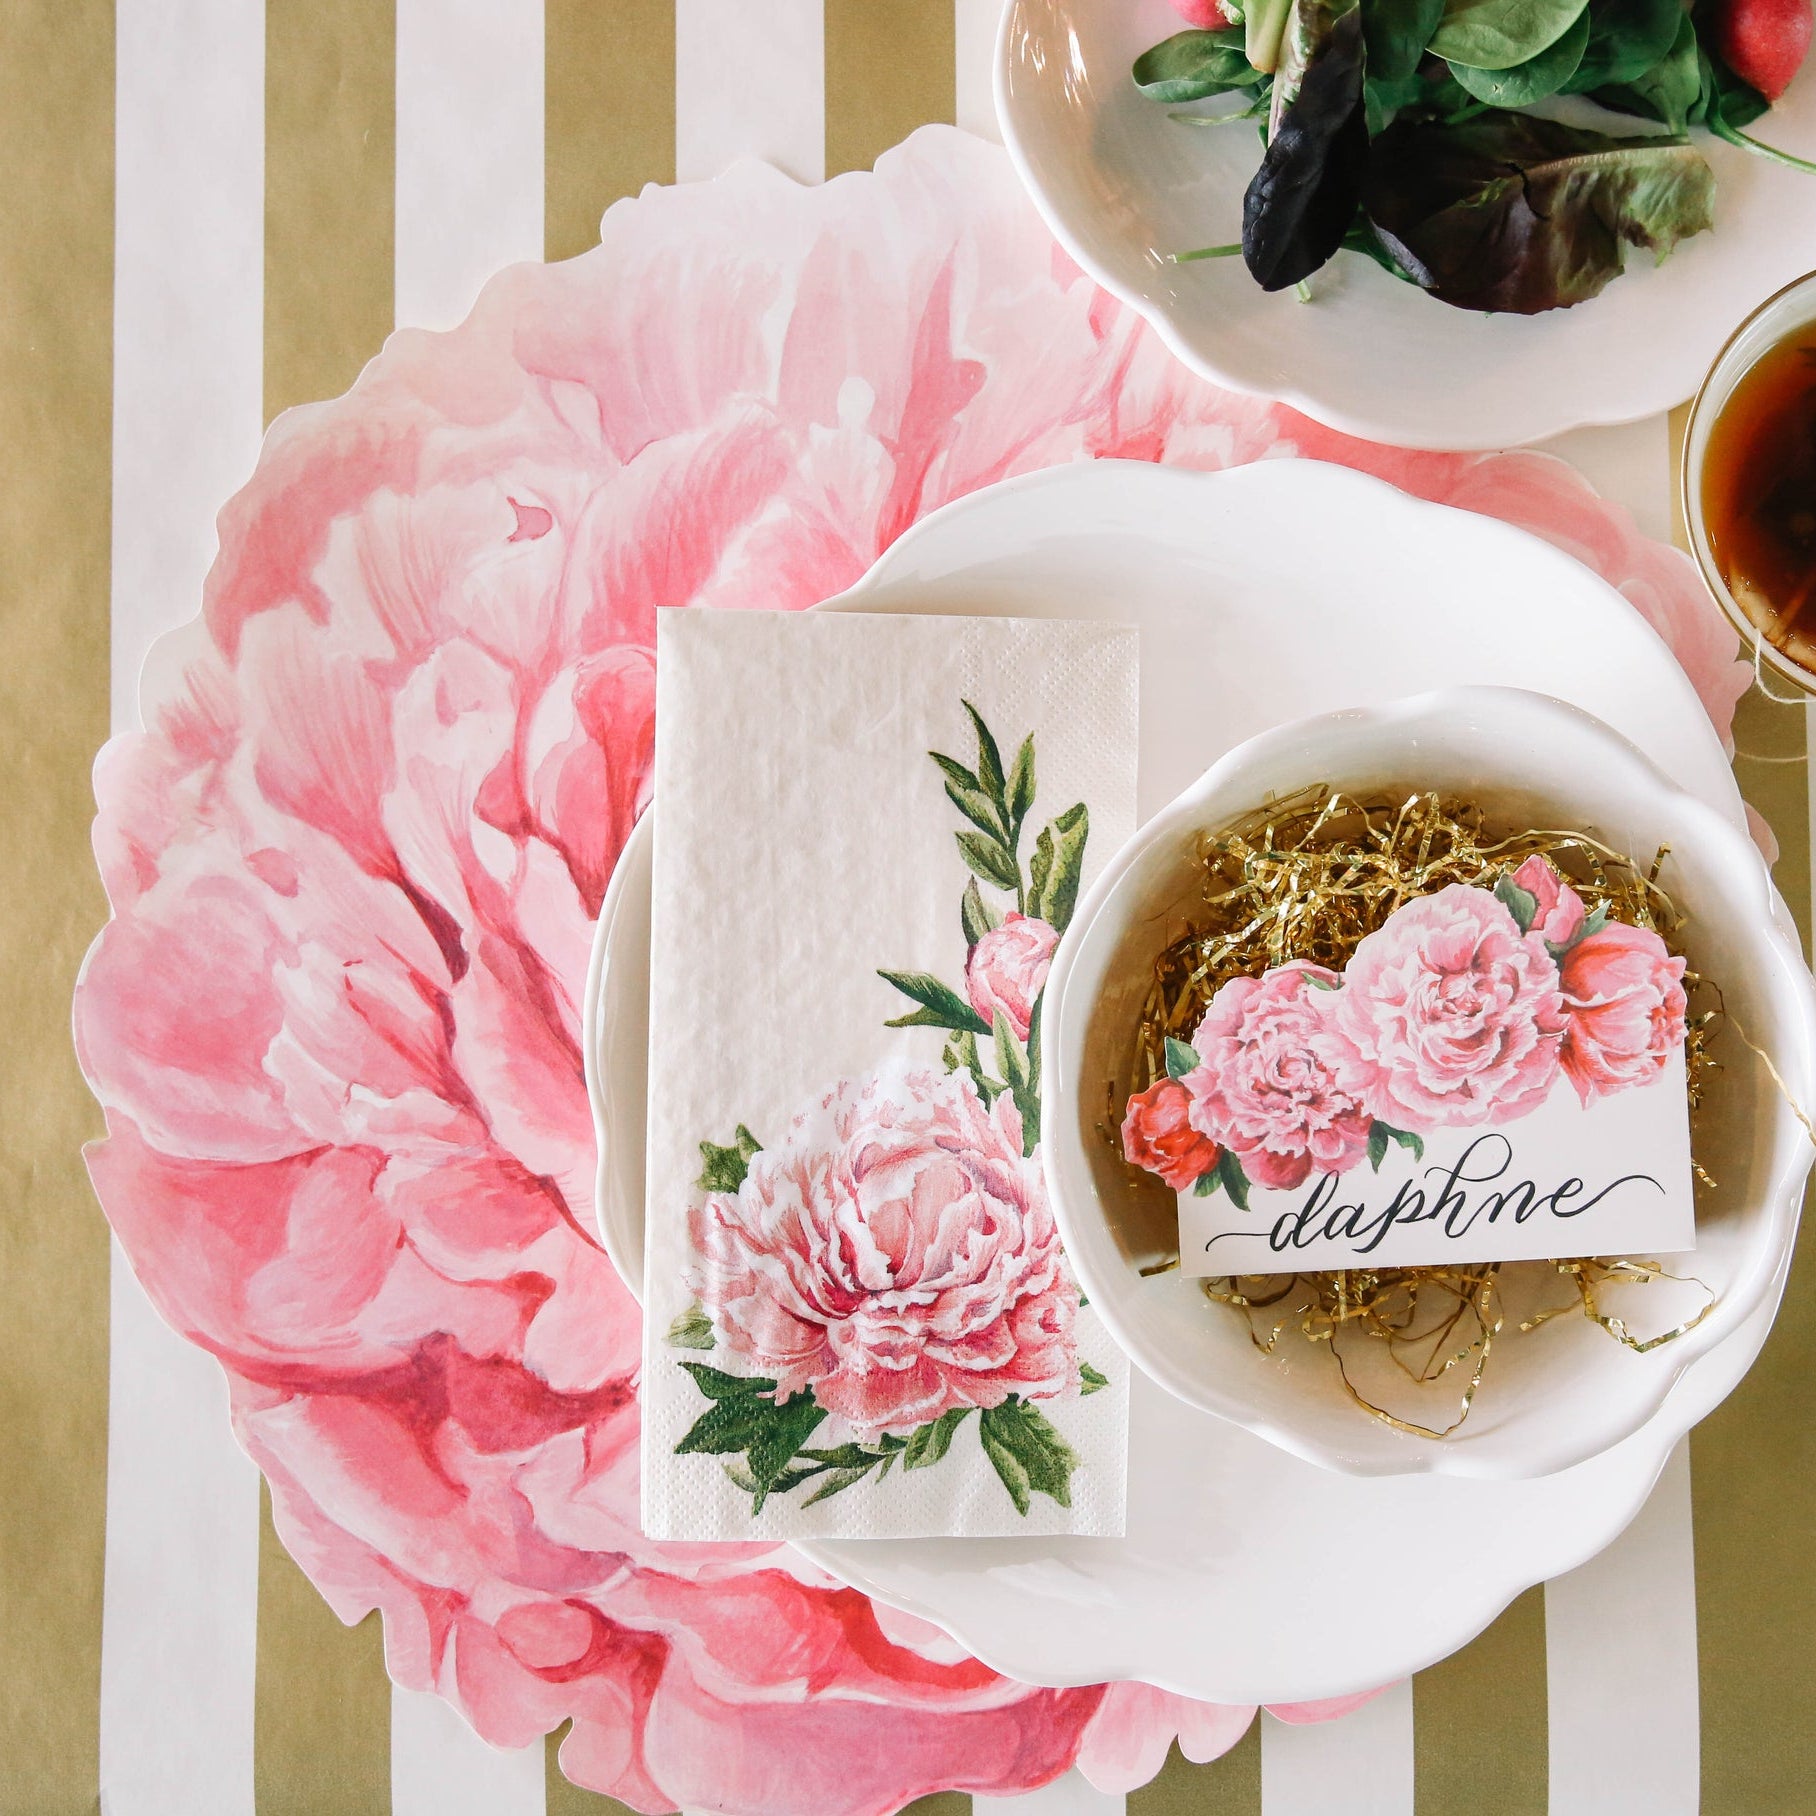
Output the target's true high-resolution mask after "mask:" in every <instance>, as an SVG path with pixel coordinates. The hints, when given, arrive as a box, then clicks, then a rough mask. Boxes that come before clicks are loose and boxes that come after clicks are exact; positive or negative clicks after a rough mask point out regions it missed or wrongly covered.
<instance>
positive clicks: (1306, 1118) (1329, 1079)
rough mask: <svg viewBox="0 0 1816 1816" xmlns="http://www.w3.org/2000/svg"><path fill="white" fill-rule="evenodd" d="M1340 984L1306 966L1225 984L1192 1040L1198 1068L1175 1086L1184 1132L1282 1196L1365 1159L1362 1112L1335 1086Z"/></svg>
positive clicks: (1340, 1052)
mask: <svg viewBox="0 0 1816 1816" xmlns="http://www.w3.org/2000/svg"><path fill="white" fill-rule="evenodd" d="M1340 982H1341V980H1340V979H1339V978H1338V977H1337V975H1336V973H1335V972H1333V971H1327V970H1325V969H1324V968H1323V967H1322V966H1321V965H1306V964H1291V965H1282V966H1280V967H1279V968H1278V969H1277V970H1273V971H1270V972H1268V973H1267V974H1266V976H1264V977H1236V978H1231V979H1230V981H1229V982H1228V983H1227V984H1225V985H1224V986H1223V988H1222V989H1221V990H1219V991H1218V992H1217V995H1216V997H1215V998H1214V999H1213V1000H1212V1003H1211V1006H1210V1008H1209V1009H1208V1010H1207V1011H1206V1013H1205V1017H1204V1020H1203V1021H1202V1022H1201V1023H1199V1026H1198V1032H1197V1033H1196V1035H1194V1036H1193V1039H1192V1045H1193V1048H1194V1049H1195V1051H1196V1055H1197V1059H1198V1063H1197V1065H1196V1066H1194V1067H1193V1068H1192V1069H1191V1070H1190V1071H1188V1072H1187V1073H1186V1074H1185V1076H1184V1077H1183V1078H1182V1079H1181V1080H1180V1083H1181V1084H1183V1085H1184V1086H1185V1089H1186V1092H1187V1094H1188V1096H1189V1097H1190V1099H1191V1106H1190V1109H1189V1110H1188V1112H1187V1114H1188V1115H1189V1117H1190V1118H1191V1123H1192V1127H1193V1128H1195V1129H1196V1130H1197V1131H1198V1132H1199V1133H1200V1134H1201V1135H1203V1136H1204V1137H1205V1138H1206V1139H1207V1140H1208V1141H1210V1142H1212V1143H1214V1144H1215V1145H1216V1146H1217V1147H1218V1148H1220V1149H1221V1150H1223V1151H1224V1152H1225V1153H1227V1154H1229V1155H1231V1156H1233V1157H1234V1159H1235V1160H1236V1162H1237V1163H1238V1164H1239V1165H1240V1166H1241V1167H1242V1169H1243V1171H1244V1173H1245V1174H1246V1175H1247V1177H1248V1178H1250V1179H1252V1180H1254V1181H1255V1183H1256V1184H1258V1185H1264V1186H1268V1187H1271V1188H1272V1189H1274V1190H1276V1191H1286V1190H1290V1189H1291V1188H1292V1187H1293V1186H1296V1185H1299V1184H1301V1183H1302V1182H1303V1181H1304V1180H1305V1178H1306V1177H1307V1175H1308V1174H1310V1173H1311V1172H1312V1170H1313V1169H1314V1168H1316V1169H1317V1171H1319V1172H1320V1173H1346V1172H1348V1171H1349V1169H1350V1168H1351V1167H1353V1166H1354V1165H1355V1164H1356V1163H1357V1161H1359V1160H1361V1159H1362V1158H1363V1156H1364V1155H1365V1154H1367V1152H1368V1134H1369V1128H1370V1126H1371V1121H1372V1119H1371V1117H1370V1114H1369V1109H1368V1105H1367V1103H1366V1101H1365V1097H1364V1094H1363V1091H1362V1089H1361V1087H1360V1086H1359V1085H1357V1084H1354V1083H1350V1082H1346V1081H1345V1079H1344V1077H1343V1067H1344V1065H1345V1063H1346V1062H1347V1061H1348V1060H1349V1058H1350V1052H1349V1048H1348V1047H1347V1046H1346V1044H1345V1042H1344V1040H1343V1038H1342V1036H1341V1035H1340V1034H1339V1033H1338V1032H1337V1024H1336V1019H1335V1016H1334V1014H1333V1006H1334V1005H1335V1004H1336V1003H1338V1002H1341V1001H1342V1000H1343V999H1344V993H1343V991H1342V990H1341V989H1340V987H1339V986H1340Z"/></svg>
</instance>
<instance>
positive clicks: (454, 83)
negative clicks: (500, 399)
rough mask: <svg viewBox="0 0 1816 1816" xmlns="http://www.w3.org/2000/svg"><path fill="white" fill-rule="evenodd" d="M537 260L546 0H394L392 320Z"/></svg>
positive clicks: (435, 315)
mask: <svg viewBox="0 0 1816 1816" xmlns="http://www.w3.org/2000/svg"><path fill="white" fill-rule="evenodd" d="M541 257H542V0H398V4H397V292H396V309H397V321H398V324H399V325H400V326H408V327H416V328H451V327H453V326H454V325H455V324H456V323H457V322H459V321H460V320H461V319H462V317H464V316H465V315H466V313H467V311H468V310H469V309H471V308H472V306H473V299H474V298H475V297H476V296H477V295H478V294H479V287H480V285H481V284H483V283H484V282H485V280H486V279H487V278H488V277H490V276H491V275H492V273H493V272H494V271H496V270H498V268H499V267H500V266H502V265H510V264H515V263H517V262H518V261H519V260H522V259H540V258H541Z"/></svg>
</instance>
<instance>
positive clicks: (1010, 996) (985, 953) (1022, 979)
mask: <svg viewBox="0 0 1816 1816" xmlns="http://www.w3.org/2000/svg"><path fill="white" fill-rule="evenodd" d="M1058 944H1059V935H1058V933H1057V932H1055V931H1054V929H1053V928H1051V927H1049V926H1048V925H1047V923H1046V922H1045V921H1037V920H1033V919H1031V918H1030V917H1029V916H1027V915H1025V914H1015V913H1013V912H1011V913H1009V914H1007V915H1005V916H1004V917H1003V924H1002V925H1001V926H1000V927H992V928H991V929H990V930H989V931H988V932H986V933H985V934H984V935H983V937H982V938H981V939H980V940H979V941H978V942H977V944H976V945H975V946H973V947H972V948H971V956H970V958H969V959H968V960H967V962H966V965H965V994H966V995H967V996H968V997H969V998H970V999H971V1007H972V1008H973V1009H975V1010H976V1011H977V1012H978V1014H979V1015H980V1016H982V1017H983V1019H984V1020H985V1021H986V1022H994V1021H995V1020H996V1017H997V1014H998V1013H999V1012H1000V1013H1001V1014H1002V1015H1004V1016H1005V1017H1006V1018H1007V1020H1008V1023H1009V1026H1010V1028H1011V1029H1012V1030H1013V1031H1014V1034H1015V1038H1016V1039H1017V1040H1019V1041H1025V1040H1026V1039H1027V1038H1028V1029H1029V1026H1030V1025H1031V1023H1032V1020H1033V1016H1034V1005H1035V1003H1036V1002H1037V1001H1038V1000H1039V998H1040V993H1041V991H1042V990H1043V989H1044V988H1045V987H1046V982H1047V967H1048V966H1049V965H1050V964H1051V963H1052V962H1053V948H1054V947H1055V946H1057V945H1058Z"/></svg>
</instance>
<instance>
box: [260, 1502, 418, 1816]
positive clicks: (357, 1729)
mask: <svg viewBox="0 0 1816 1816" xmlns="http://www.w3.org/2000/svg"><path fill="white" fill-rule="evenodd" d="M252 1775H253V1787H254V1803H255V1805H256V1807H257V1810H258V1816H321V1812H324V1811H332V1812H333V1816H389V1811H390V1808H391V1684H390V1680H389V1679H388V1678H387V1677H386V1675H385V1659H384V1648H383V1643H382V1636H381V1634H380V1630H379V1623H378V1616H377V1615H376V1614H368V1615H367V1616H366V1618H365V1619H364V1620H363V1621H361V1622H360V1623H359V1625H358V1626H357V1627H343V1626H342V1625H341V1624H340V1621H339V1620H338V1619H337V1618H336V1616H335V1614H334V1611H333V1610H332V1609H331V1608H330V1607H329V1606H328V1604H327V1603H326V1602H325V1601H323V1600H322V1598H321V1597H320V1595H318V1594H317V1593H316V1591H315V1587H314V1585H313V1584H312V1583H311V1582H310V1581H309V1579H308V1578H307V1577H306V1576H304V1575H303V1573H302V1571H301V1570H299V1569H298V1568H297V1567H296V1564H295V1563H294V1562H293V1561H292V1559H291V1556H290V1554H289V1552H287V1551H286V1550H285V1549H284V1547H283V1542H282V1541H281V1540H280V1539H279V1538H278V1536H277V1531H276V1528H275V1527H273V1525H272V1524H271V1491H270V1489H269V1488H267V1487H266V1486H265V1485H264V1483H262V1482H261V1483H260V1484H259V1635H258V1677H257V1681H256V1684H255V1686H254V1697H253V1764H252Z"/></svg>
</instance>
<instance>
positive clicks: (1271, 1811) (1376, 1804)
mask: <svg viewBox="0 0 1816 1816" xmlns="http://www.w3.org/2000/svg"><path fill="white" fill-rule="evenodd" d="M1412 1782H1413V1752H1412V1685H1411V1684H1410V1683H1402V1684H1395V1685H1393V1686H1392V1687H1391V1688H1390V1689H1387V1690H1383V1691H1382V1692H1381V1694H1380V1695H1379V1696H1377V1697H1375V1698H1374V1700H1373V1701H1372V1702H1365V1703H1364V1704H1363V1705H1362V1707H1361V1708H1359V1709H1357V1710H1355V1711H1354V1712H1353V1713H1352V1714H1349V1715H1345V1716H1343V1717H1342V1719H1341V1720H1338V1721H1314V1722H1303V1723H1301V1722H1285V1721H1276V1720H1275V1719H1274V1717H1273V1716H1271V1715H1269V1714H1268V1713H1266V1711H1265V1710H1264V1711H1263V1712H1262V1716H1261V1816H1327V1813H1328V1812H1330V1811H1332V1810H1335V1809H1339V1808H1340V1809H1341V1810H1342V1811H1343V1816H1412V1809H1413V1802H1412ZM1490 1801H1492V1799H1491V1800H1490Z"/></svg>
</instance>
